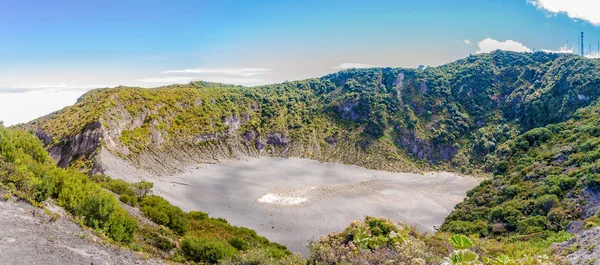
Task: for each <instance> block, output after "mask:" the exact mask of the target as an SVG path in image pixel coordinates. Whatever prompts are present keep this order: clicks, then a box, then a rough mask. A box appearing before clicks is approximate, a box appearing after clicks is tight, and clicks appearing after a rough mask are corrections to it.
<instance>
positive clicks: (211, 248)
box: [181, 237, 235, 264]
mask: <svg viewBox="0 0 600 265" xmlns="http://www.w3.org/2000/svg"><path fill="white" fill-rule="evenodd" d="M181 251H183V254H184V255H185V256H186V257H187V258H188V259H190V260H193V261H196V262H200V261H203V262H208V263H211V264H216V263H217V262H219V260H222V259H225V258H228V257H231V256H233V255H234V254H235V249H234V248H232V247H231V246H229V245H227V244H225V243H223V242H221V241H218V240H214V239H205V238H196V237H186V238H184V239H183V240H182V241H181Z"/></svg>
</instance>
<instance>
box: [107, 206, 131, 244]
mask: <svg viewBox="0 0 600 265" xmlns="http://www.w3.org/2000/svg"><path fill="white" fill-rule="evenodd" d="M137 228H138V227H137V222H136V221H135V219H134V218H133V217H131V216H130V215H129V214H128V213H127V212H126V211H125V210H123V209H119V210H118V211H116V213H114V214H113V215H111V218H110V225H109V228H108V234H109V235H110V237H111V238H112V239H114V240H115V241H117V242H123V243H128V242H131V241H133V237H134V235H135V232H136V231H137Z"/></svg>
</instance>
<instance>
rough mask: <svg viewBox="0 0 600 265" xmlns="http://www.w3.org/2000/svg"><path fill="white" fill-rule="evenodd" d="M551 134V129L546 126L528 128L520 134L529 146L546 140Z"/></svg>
mask: <svg viewBox="0 0 600 265" xmlns="http://www.w3.org/2000/svg"><path fill="white" fill-rule="evenodd" d="M551 136H552V131H550V130H548V129H546V128H535V129H533V130H529V131H527V132H525V133H524V134H523V135H521V137H522V138H524V139H525V140H527V142H528V143H529V146H536V145H540V144H542V143H544V142H546V141H547V140H548V139H550V137H551Z"/></svg>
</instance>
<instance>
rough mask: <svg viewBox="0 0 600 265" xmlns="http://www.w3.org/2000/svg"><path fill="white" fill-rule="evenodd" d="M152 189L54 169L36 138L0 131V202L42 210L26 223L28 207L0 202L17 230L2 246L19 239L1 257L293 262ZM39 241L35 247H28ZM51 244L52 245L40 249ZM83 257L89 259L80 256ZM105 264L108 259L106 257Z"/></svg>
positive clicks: (3, 222) (275, 247)
mask: <svg viewBox="0 0 600 265" xmlns="http://www.w3.org/2000/svg"><path fill="white" fill-rule="evenodd" d="M151 188H152V185H151V183H147V182H140V183H131V184H130V183H127V182H124V181H119V180H112V179H110V178H108V177H106V176H104V175H95V176H93V177H92V178H90V177H89V176H87V175H85V174H83V173H81V172H79V171H76V170H72V169H62V168H59V167H57V166H56V164H55V162H54V161H52V159H51V158H50V156H49V155H48V153H47V152H46V151H45V150H44V147H43V144H42V142H41V141H39V140H38V139H37V138H35V136H33V135H31V134H29V133H27V132H23V131H20V130H14V129H8V128H4V127H2V126H1V124H0V193H1V194H2V197H1V200H2V201H7V200H11V201H12V200H13V195H14V196H15V197H16V199H18V200H20V201H26V202H28V203H29V204H31V205H33V206H36V207H38V208H40V209H36V208H33V209H32V207H31V206H29V211H31V216H28V215H26V214H25V213H23V212H24V210H23V209H20V208H23V207H26V206H28V205H27V204H25V203H23V202H18V203H19V204H20V205H25V206H20V207H19V206H18V205H12V204H11V203H9V202H1V203H0V206H1V207H2V209H3V211H2V215H3V218H2V219H0V226H3V227H8V226H10V225H11V224H13V225H14V223H19V226H17V227H19V228H20V229H22V230H19V231H15V232H14V234H13V233H6V234H5V235H6V236H7V237H8V240H10V238H12V237H13V236H14V237H17V238H13V239H14V241H13V242H16V243H15V244H9V247H7V248H6V249H5V248H3V251H4V250H6V251H21V252H22V251H23V250H19V249H18V248H15V247H16V246H17V247H18V246H21V247H23V248H25V249H31V251H35V252H36V253H37V254H38V255H39V256H32V257H31V262H35V261H36V260H42V261H44V264H46V263H49V262H50V261H48V259H49V258H50V259H52V260H53V261H54V260H55V261H56V263H58V264H62V263H61V262H60V260H63V261H64V262H66V263H77V262H81V263H88V262H93V261H95V260H97V259H98V257H95V256H91V255H116V254H117V253H120V252H123V253H124V254H125V255H127V256H125V257H123V258H122V259H118V258H115V259H114V262H117V263H126V264H127V263H133V262H136V260H138V261H139V260H141V259H142V258H144V257H147V256H152V257H154V258H157V259H164V260H167V261H173V262H186V261H200V260H202V261H207V262H210V263H215V262H217V260H220V259H225V258H228V259H238V258H241V257H240V256H242V254H241V253H242V252H244V253H245V252H246V251H248V252H251V253H253V257H255V258H256V257H258V258H262V259H263V260H271V259H275V260H280V259H283V258H286V257H291V258H292V259H293V258H294V256H291V253H290V252H289V251H288V250H287V249H286V248H285V247H284V246H282V245H279V244H276V243H272V242H269V241H268V240H267V239H266V238H264V237H261V236H259V235H257V234H256V232H255V231H253V230H251V229H248V228H244V227H235V226H232V225H230V224H228V222H227V221H226V220H223V219H219V218H212V217H209V216H208V214H207V213H204V212H200V211H194V212H187V213H186V212H184V211H182V210H181V209H180V208H178V207H176V206H173V205H171V204H170V203H168V202H167V201H166V200H165V199H163V198H161V197H158V196H155V195H151V194H150V193H151ZM57 206H59V207H57ZM60 207H62V209H64V213H63V211H62V209H61V208H60ZM53 210H54V211H53ZM38 211H39V212H42V211H43V213H37V212H38ZM57 212H58V213H57ZM36 216H37V217H36ZM19 219H20V220H19ZM59 219H60V220H59ZM63 219H64V220H63ZM45 223H48V224H45ZM77 225H79V226H81V227H82V228H84V229H83V230H82V229H80V228H79V227H77ZM4 230H5V229H3V231H4ZM91 232H93V235H92V234H91ZM75 233H78V234H75ZM19 236H20V237H19ZM25 238H31V240H32V242H29V243H25V244H24V242H22V241H23V240H24V239H25ZM84 238H86V239H87V240H90V241H94V242H95V241H98V242H99V243H102V244H101V245H107V244H108V243H110V244H112V245H113V246H114V247H118V248H121V247H127V248H130V249H131V250H132V251H134V252H137V254H140V255H141V257H138V256H136V255H135V254H133V253H131V252H130V251H117V250H110V249H109V248H108V247H99V246H98V245H97V244H93V243H92V242H88V243H89V244H84V243H82V242H79V243H77V242H78V241H82V240H83V239H84ZM38 240H40V241H41V242H38V243H39V244H33V242H37V241H38ZM55 240H56V241H57V242H55V244H44V242H45V241H55ZM8 243H10V242H8ZM3 244H4V242H3ZM19 244H22V245H19ZM82 244H83V245H82ZM207 249H208V250H207ZM55 250H56V251H57V252H60V253H61V254H60V257H59V259H56V257H55V255H56V254H53V253H48V252H47V251H55ZM63 252H64V253H63ZM82 252H83V253H86V252H88V253H89V254H88V255H82V254H81V253H82ZM107 252H108V253H107ZM8 255H10V254H8ZM13 255H14V254H13ZM13 258H14V257H12V258H11V260H10V261H7V262H10V263H13V262H14V263H13V264H15V263H22V262H23V260H20V262H17V261H16V260H15V261H12V259H13ZM107 259H108V260H111V259H109V258H104V260H107ZM149 263H156V262H153V261H149Z"/></svg>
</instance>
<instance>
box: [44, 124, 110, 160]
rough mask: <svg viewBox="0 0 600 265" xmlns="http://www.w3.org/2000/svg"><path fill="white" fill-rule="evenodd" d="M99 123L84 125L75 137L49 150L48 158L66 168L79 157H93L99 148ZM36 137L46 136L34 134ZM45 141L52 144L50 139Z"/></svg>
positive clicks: (64, 140) (100, 135)
mask: <svg viewBox="0 0 600 265" xmlns="http://www.w3.org/2000/svg"><path fill="white" fill-rule="evenodd" d="M100 126H101V124H100V122H94V123H90V124H88V125H86V126H85V127H84V129H83V131H82V132H81V133H79V134H77V135H75V136H72V137H70V138H67V139H62V141H61V142H60V143H58V144H56V145H54V146H52V148H50V150H49V153H50V156H51V157H52V158H53V159H54V160H56V162H57V164H58V166H59V167H67V166H68V165H69V163H71V161H72V160H74V159H77V158H79V157H89V156H93V155H94V154H95V152H96V150H97V149H98V147H99V146H100V138H101V137H102V132H101V130H100ZM36 135H38V137H40V136H42V137H44V136H47V135H46V134H45V133H44V132H38V133H36ZM40 139H45V140H43V141H44V142H46V141H48V142H52V140H51V138H50V139H48V138H40Z"/></svg>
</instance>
